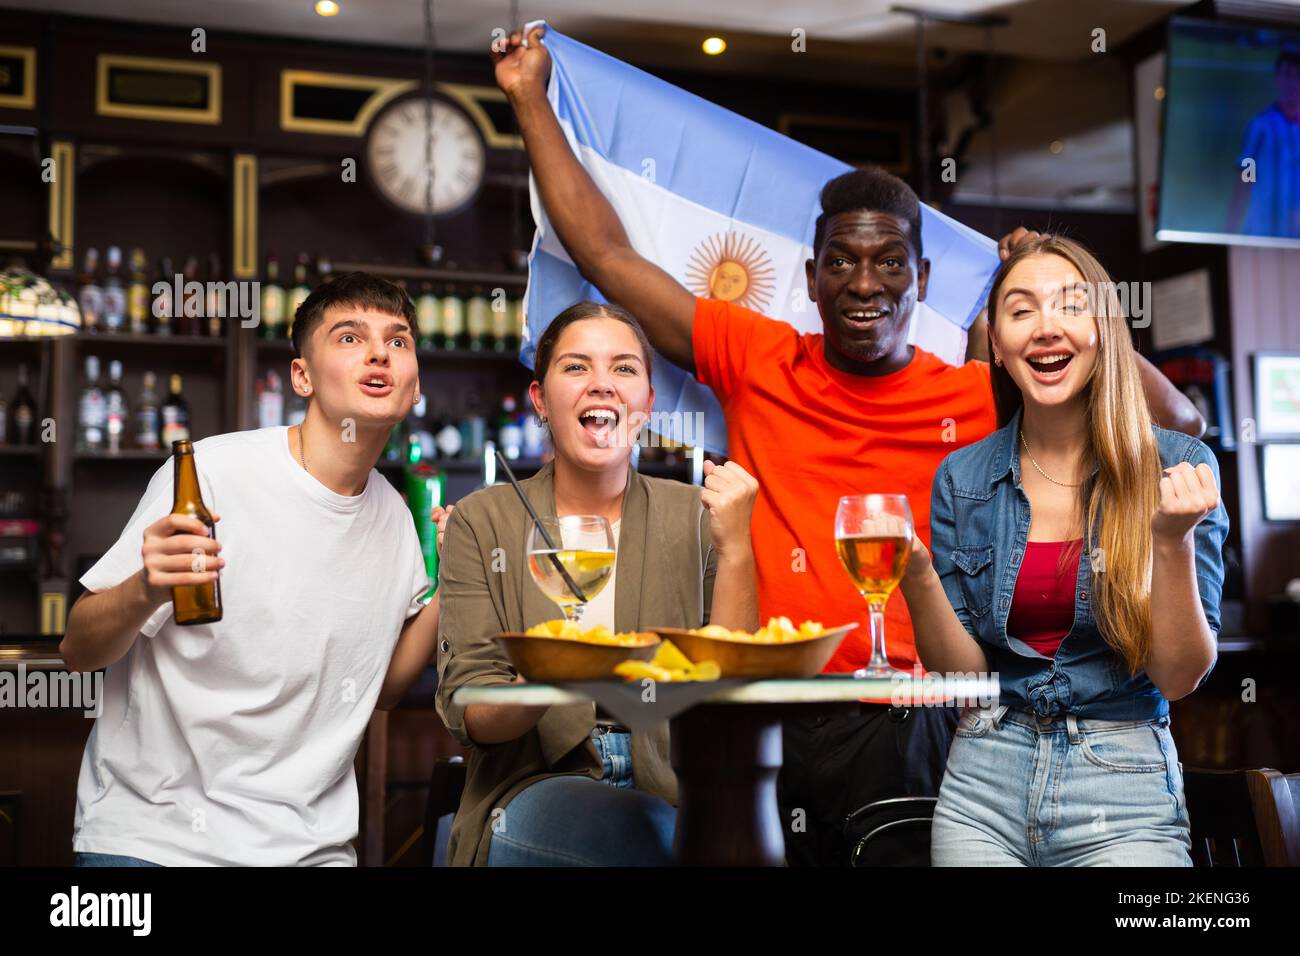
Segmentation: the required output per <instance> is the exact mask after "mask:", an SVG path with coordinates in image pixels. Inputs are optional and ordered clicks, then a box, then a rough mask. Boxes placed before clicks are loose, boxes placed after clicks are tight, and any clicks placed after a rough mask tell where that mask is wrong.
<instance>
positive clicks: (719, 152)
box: [520, 24, 998, 453]
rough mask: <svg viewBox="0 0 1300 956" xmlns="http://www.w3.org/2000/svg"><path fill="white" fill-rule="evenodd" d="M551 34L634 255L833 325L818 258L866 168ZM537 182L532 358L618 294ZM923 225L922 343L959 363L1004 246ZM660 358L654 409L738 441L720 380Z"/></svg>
mask: <svg viewBox="0 0 1300 956" xmlns="http://www.w3.org/2000/svg"><path fill="white" fill-rule="evenodd" d="M529 26H530V27H531V26H532V24H529ZM543 42H544V43H545V44H546V48H547V50H548V51H549V52H550V54H551V78H550V84H549V86H548V89H547V97H548V99H549V100H550V102H551V106H552V108H554V110H555V115H556V116H557V117H558V118H559V121H560V126H561V127H562V128H563V129H564V133H565V135H566V136H567V137H568V140H569V144H570V146H571V147H572V148H573V151H574V153H575V154H576V155H577V157H578V160H579V162H581V163H582V165H583V167H584V168H585V169H586V170H587V172H588V173H590V175H591V178H592V179H593V180H594V181H595V183H596V185H597V186H598V187H599V188H600V190H601V192H602V193H604V195H605V197H606V198H607V199H608V200H609V201H610V203H611V204H612V205H613V207H614V210H615V212H617V213H618V217H619V219H620V220H621V221H622V223H623V228H624V230H625V231H626V232H627V235H628V238H629V240H630V241H631V243H632V246H633V247H634V248H635V249H636V251H637V252H638V253H640V254H641V255H642V256H645V257H646V258H647V259H650V260H651V261H653V262H655V263H656V264H657V265H658V266H659V267H660V268H662V269H663V270H665V271H666V272H668V273H669V274H670V275H672V276H674V277H675V278H676V279H677V280H678V281H679V282H681V283H682V285H684V286H685V287H686V288H687V289H689V290H690V291H691V292H693V293H695V294H696V295H698V296H702V297H709V296H712V297H714V298H722V299H727V300H729V301H734V302H736V303H737V304H738V305H742V306H745V307H746V308H750V309H753V310H755V311H756V312H761V313H763V314H764V315H768V316H771V317H773V318H776V319H782V320H784V321H786V322H788V323H790V324H791V325H792V326H794V327H795V328H797V329H799V330H800V331H803V332H820V331H821V330H822V324H821V319H820V317H819V315H818V312H817V308H816V305H815V304H813V303H810V302H809V301H808V298H807V292H806V290H807V283H806V280H805V278H804V262H805V260H807V259H809V258H811V257H812V240H813V227H814V225H815V224H816V221H817V215H818V213H819V212H820V211H821V208H820V203H819V196H820V193H821V189H822V186H824V185H825V184H826V182H827V180H830V179H833V178H834V177H836V176H838V175H840V174H841V173H844V172H847V171H849V170H850V169H852V168H853V167H851V166H849V165H847V164H845V163H842V162H840V161H839V160H837V159H832V158H831V157H830V156H826V155H825V154H823V153H819V152H817V151H816V150H815V149H811V148H809V147H807V146H804V145H803V144H801V143H797V142H795V141H794V140H792V139H790V138H788V137H786V136H782V135H781V134H780V133H777V132H775V131H773V130H770V129H768V128H766V127H764V126H761V125H759V124H758V123H755V122H753V121H751V120H748V119H745V118H744V117H741V116H737V115H736V114H735V113H732V112H731V111H730V110H726V109H723V108H722V107H720V106H717V105H716V104H713V103H710V102H709V101H707V100H704V99H701V98H700V97H698V96H695V95H694V94H692V93H687V92H686V91H685V90H681V89H678V88H677V87H675V86H672V85H671V84H669V83H665V82H664V81H662V80H659V79H656V78H655V77H653V76H651V75H650V74H648V73H645V72H643V71H642V70H638V69H636V68H635V67H632V66H629V65H628V64H626V63H622V62H620V61H618V60H616V59H614V58H613V57H610V56H607V55H605V54H604V53H601V52H600V51H598V50H594V49H592V48H591V47H589V46H585V45H583V44H581V43H578V42H577V41H576V40H573V39H571V38H569V37H567V36H564V35H563V34H561V33H557V32H556V31H555V30H553V29H551V28H549V27H548V28H547V30H546V34H545V37H544V39H543ZM529 186H530V188H529V193H530V198H531V204H532V213H533V219H534V221H535V222H536V223H537V234H536V236H535V237H534V239H533V246H532V251H531V253H530V255H529V259H528V263H529V273H528V290H527V292H526V294H525V297H524V312H525V316H526V329H525V334H524V341H523V344H522V346H521V348H520V359H521V360H522V361H523V362H524V364H525V365H527V366H529V367H530V368H531V367H532V365H533V355H534V352H535V343H536V341H537V339H538V338H539V337H540V336H541V334H542V332H543V331H545V329H546V326H547V325H549V324H550V322H551V320H552V319H554V318H555V316H556V315H558V314H559V313H560V312H562V311H563V310H564V309H566V308H568V307H569V306H570V305H572V304H573V303H575V302H578V301H580V300H582V299H592V300H595V301H604V300H603V297H602V296H601V295H600V293H599V292H598V291H597V290H596V288H595V287H594V286H592V285H591V284H590V283H588V282H587V281H585V280H584V279H583V278H582V276H581V275H580V274H579V273H578V270H577V268H576V267H575V266H574V265H573V261H572V260H571V259H570V258H569V256H568V254H567V253H566V252H565V251H564V247H563V246H562V245H561V244H560V241H559V238H558V237H557V236H556V234H555V230H554V228H553V227H552V226H551V223H550V221H549V220H548V219H547V217H546V213H545V210H544V209H543V208H542V204H541V201H540V199H539V197H538V194H537V189H536V184H535V183H534V182H532V181H531V179H530V183H529ZM921 235H922V237H923V240H924V250H925V255H926V257H927V258H928V259H929V260H930V282H929V288H928V291H927V293H926V301H925V302H923V303H918V305H917V308H916V311H915V312H914V314H913V317H912V327H911V330H910V333H909V341H911V342H913V343H915V344H916V345H919V346H920V347H921V348H923V349H925V350H927V351H929V352H932V353H934V354H935V355H937V356H939V358H941V359H943V360H944V361H946V362H949V363H951V364H954V365H960V364H961V363H962V362H963V361H965V352H966V330H967V329H968V328H970V325H971V323H972V322H973V321H974V320H975V318H976V316H977V315H978V314H979V311H980V308H981V305H982V303H983V300H984V297H985V295H986V294H987V292H988V285H989V283H990V282H991V281H992V278H993V273H994V272H995V271H996V270H997V266H998V254H997V244H996V243H994V242H993V241H992V240H990V239H988V238H986V237H984V236H982V235H980V234H979V233H977V232H975V231H974V230H972V229H969V228H967V227H966V226H963V225H962V224H961V223H958V222H956V221H954V220H952V219H950V218H948V217H947V216H944V215H943V214H942V213H939V212H936V211H935V210H933V209H931V208H930V207H928V206H924V205H923V206H922V211H921ZM655 369H656V371H655V412H656V413H669V414H670V415H671V414H672V413H676V412H682V413H687V414H691V413H697V412H703V413H704V414H703V416H702V419H697V420H702V421H703V423H704V435H703V436H702V437H700V436H696V438H697V441H698V443H699V444H701V445H703V446H704V448H705V449H707V450H709V451H713V452H719V453H723V452H725V451H726V425H725V423H724V420H723V415H722V411H721V409H720V408H719V406H718V401H717V399H716V398H715V397H714V395H713V393H712V391H710V390H709V389H708V388H707V387H705V386H704V385H701V384H700V383H699V382H697V381H696V380H695V379H694V378H693V377H692V376H691V375H690V374H689V373H687V372H684V371H682V370H681V369H679V368H678V367H676V366H674V365H671V364H670V363H668V362H667V361H666V360H664V359H660V361H658V362H656V363H655ZM674 417H675V416H674Z"/></svg>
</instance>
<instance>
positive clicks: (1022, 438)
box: [1020, 429, 1083, 488]
mask: <svg viewBox="0 0 1300 956" xmlns="http://www.w3.org/2000/svg"><path fill="white" fill-rule="evenodd" d="M1020 444H1022V445H1024V446H1025V454H1026V455H1028V456H1029V462H1030V464H1032V465H1033V466H1034V468H1035V469H1036V470H1037V471H1038V473H1039V474H1040V475H1042V476H1043V477H1044V478H1046V479H1047V480H1048V481H1050V482H1051V483H1052V484H1054V485H1060V486H1061V487H1062V488H1078V487H1079V485H1082V484H1083V482H1079V483H1078V484H1075V485H1072V484H1070V483H1069V482H1066V481H1057V480H1056V479H1055V478H1053V477H1052V476H1051V475H1049V474H1048V473H1047V472H1045V471H1043V466H1042V465H1040V464H1039V463H1038V462H1036V461H1034V453H1033V452H1032V451H1030V450H1029V442H1027V441H1025V432H1024V430H1023V429H1022V430H1021V432H1020Z"/></svg>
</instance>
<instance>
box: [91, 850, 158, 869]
mask: <svg viewBox="0 0 1300 956" xmlns="http://www.w3.org/2000/svg"><path fill="white" fill-rule="evenodd" d="M73 866H162V864H161V863H150V862H149V861H148V860H142V859H140V858H139V857H136V856H117V855H116V854H113V853H78V854H76V862H75V863H73Z"/></svg>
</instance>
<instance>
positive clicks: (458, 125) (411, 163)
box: [366, 97, 485, 215]
mask: <svg viewBox="0 0 1300 956" xmlns="http://www.w3.org/2000/svg"><path fill="white" fill-rule="evenodd" d="M426 102H427V101H426V100H425V99H423V98H422V97H412V98H409V99H404V100H399V101H398V102H396V103H394V104H392V105H391V106H389V107H387V108H386V109H385V110H384V111H383V112H381V113H380V114H379V115H378V116H377V117H375V120H374V122H373V123H371V125H370V135H369V139H368V140H367V141H366V161H367V163H368V165H369V169H370V176H371V179H372V180H373V181H374V183H375V185H376V186H377V187H378V189H379V191H380V192H381V193H382V194H383V195H384V197H385V198H386V199H388V200H389V202H392V203H393V204H394V205H396V206H398V207H400V208H402V209H405V210H406V211H407V212H412V213H418V214H421V215H423V214H424V212H425V189H426V186H427V184H428V182H429V174H430V172H431V171H432V174H433V211H434V213H435V214H436V215H442V214H445V213H450V212H455V211H456V210H458V209H460V208H461V207H462V206H464V205H465V204H467V203H468V202H469V201H470V200H471V199H473V198H474V194H475V193H476V192H478V187H479V185H480V184H481V183H482V182H483V171H484V160H485V150H484V146H483V139H482V137H481V136H479V132H478V130H477V129H475V127H474V123H473V122H472V121H471V120H470V118H469V117H468V116H466V115H465V114H464V113H463V112H461V111H460V110H458V109H456V108H455V107H454V106H452V105H451V104H450V103H447V102H445V101H444V100H440V99H434V101H433V168H432V170H430V169H429V167H428V166H426V165H425V152H424V151H425V140H426V130H425V105H426Z"/></svg>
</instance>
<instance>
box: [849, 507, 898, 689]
mask: <svg viewBox="0 0 1300 956" xmlns="http://www.w3.org/2000/svg"><path fill="white" fill-rule="evenodd" d="M912 534H913V532H912V509H911V508H910V507H908V504H907V495H847V496H845V497H843V498H841V499H840V505H839V508H838V509H836V511H835V550H836V551H838V552H839V555H840V563H841V564H843V565H844V570H845V571H847V572H848V573H849V577H851V578H852V579H853V583H854V584H855V585H856V586H857V588H858V593H859V594H861V595H862V596H863V597H864V598H865V599H866V601H867V606H868V608H870V610H871V661H870V663H868V664H867V666H866V667H864V668H860V669H859V670H857V671H856V672H855V673H854V675H853V676H854V677H890V676H891V675H892V674H893V673H894V670H893V668H892V667H890V664H889V658H888V657H887V656H886V655H885V602H886V601H888V600H889V595H890V594H892V593H893V591H894V588H896V587H898V582H899V581H901V580H902V579H903V571H904V570H906V568H907V559H908V558H909V557H911V555H912Z"/></svg>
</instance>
